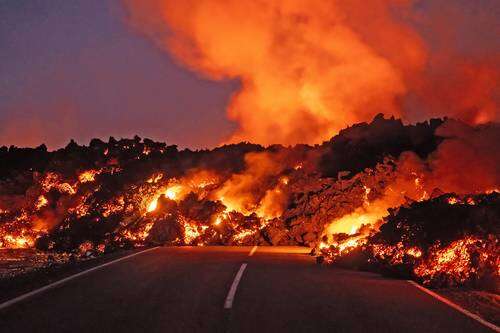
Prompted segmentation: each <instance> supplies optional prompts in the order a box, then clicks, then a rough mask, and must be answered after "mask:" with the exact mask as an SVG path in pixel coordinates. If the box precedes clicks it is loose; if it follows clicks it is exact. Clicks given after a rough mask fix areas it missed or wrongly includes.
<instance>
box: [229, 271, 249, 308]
mask: <svg viewBox="0 0 500 333" xmlns="http://www.w3.org/2000/svg"><path fill="white" fill-rule="evenodd" d="M245 268H247V264H246V263H243V264H241V266H240V269H239V270H238V273H236V276H235V277H234V280H233V284H232V285H231V288H230V289H229V292H228V293H227V297H226V301H225V302H224V309H231V308H232V307H233V300H234V295H235V294H236V289H237V288H238V284H239V283H240V280H241V276H242V275H243V272H244V271H245Z"/></svg>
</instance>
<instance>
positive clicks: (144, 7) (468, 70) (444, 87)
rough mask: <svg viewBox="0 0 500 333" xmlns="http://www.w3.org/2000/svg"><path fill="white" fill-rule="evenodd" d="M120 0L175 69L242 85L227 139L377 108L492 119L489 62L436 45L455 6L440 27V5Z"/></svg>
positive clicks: (326, 124)
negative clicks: (173, 61) (165, 52)
mask: <svg viewBox="0 0 500 333" xmlns="http://www.w3.org/2000/svg"><path fill="white" fill-rule="evenodd" d="M124 2H125V5H126V7H127V8H128V10H129V13H130V22H131V23H132V25H133V26H134V27H136V28H138V29H139V30H141V31H143V32H145V33H146V34H147V35H148V36H150V37H152V38H153V39H154V41H155V42H156V43H157V44H158V45H159V46H160V47H161V48H164V49H166V50H168V52H169V53H170V54H172V55H173V56H174V58H175V59H176V60H177V61H179V62H180V63H181V64H182V65H184V66H187V67H188V68H190V69H192V70H194V71H196V72H197V73H199V74H200V75H203V76H205V77H208V78H210V79H214V80H225V79H237V80H239V81H240V83H241V88H240V89H239V90H238V91H237V92H236V93H235V94H234V96H233V97H232V99H231V101H230V103H229V105H228V116H229V118H230V119H232V120H235V121H236V122H237V123H238V124H239V128H238V129H237V130H236V132H235V133H234V134H233V135H232V137H231V138H229V140H228V141H232V142H235V141H242V140H246V141H252V142H257V143H262V144H274V143H284V144H293V143H317V142H321V141H322V140H325V139H328V138H330V137H331V136H332V135H333V134H335V133H337V132H338V131H339V130H340V129H341V128H344V127H346V126H347V125H351V124H353V123H356V122H360V121H367V120H370V119H372V118H373V116H374V115H375V114H377V113H379V112H384V113H385V114H392V115H396V116H401V117H403V118H406V119H409V120H415V119H422V118H424V117H427V116H429V115H453V116H455V117H458V118H459V119H462V120H464V121H467V122H469V123H474V124H476V123H478V122H486V121H489V120H494V119H498V115H497V102H498V91H497V89H496V87H497V86H498V84H497V83H498V78H499V75H498V73H499V66H498V61H497V60H485V59H480V57H477V56H476V55H473V54H472V52H469V54H468V55H467V56H462V55H461V53H460V52H459V51H456V50H455V49H456V47H455V45H450V44H451V43H450V42H446V43H444V41H448V40H453V39H454V37H456V36H454V35H453V34H454V33H457V31H458V30H459V29H458V27H460V20H459V19H458V17H461V16H460V14H461V12H460V11H459V10H458V12H457V11H454V12H453V13H452V14H453V15H452V14H450V15H448V17H447V19H446V22H447V24H441V25H438V24H437V23H436V21H437V20H436V17H433V15H434V12H436V10H435V8H436V7H439V8H440V10H441V7H440V6H434V5H432V4H429V3H427V2H426V1H422V2H416V1H412V0H390V1H387V0H370V1H366V0H353V1H321V0H311V1H297V0H274V1H239V0H229V1H217V0H186V1H182V2H179V1H171V0H154V1H147V2H144V1H135V0H124ZM443 5H445V6H447V8H452V7H453V8H454V7H455V6H456V7H458V8H459V7H460V6H459V5H453V4H449V2H447V3H446V4H443ZM476 12H477V11H476ZM480 16H481V15H480ZM488 20H489V21H491V18H488V17H484V16H481V22H486V21H488ZM469 23H470V22H469ZM426 29H427V30H426ZM429 29H433V30H432V32H433V33H432V36H431V37H432V38H431V37H429V36H427V35H429V34H426V33H425V31H428V30H429ZM436 45H440V46H441V47H436Z"/></svg>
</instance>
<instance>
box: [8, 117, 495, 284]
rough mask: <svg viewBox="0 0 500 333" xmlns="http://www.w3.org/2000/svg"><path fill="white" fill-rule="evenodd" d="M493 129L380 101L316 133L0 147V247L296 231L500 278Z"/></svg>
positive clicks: (253, 237)
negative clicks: (423, 118)
mask: <svg viewBox="0 0 500 333" xmlns="http://www.w3.org/2000/svg"><path fill="white" fill-rule="evenodd" d="M497 139H500V131H499V127H498V125H496V124H490V125H481V126H476V127H471V126H468V125H465V124H463V123H460V122H457V121H454V120H450V119H448V120H446V121H444V120H439V119H433V120H431V121H430V122H425V123H419V124H416V125H403V124H402V122H401V121H399V120H395V119H393V118H392V119H384V118H383V117H382V116H381V115H379V116H377V117H375V118H374V120H373V121H372V122H371V123H360V124H357V125H354V126H352V127H349V128H347V129H344V130H342V131H341V132H340V133H339V135H337V136H335V137H333V138H332V139H331V140H329V141H326V142H324V143H323V144H322V145H316V146H308V145H298V146H293V147H283V146H279V145H274V146H270V147H267V148H265V147H262V146H260V145H255V144H249V143H240V144H237V145H226V146H222V147H219V148H216V149H213V150H203V151H195V152H193V151H190V150H182V151H179V150H177V148H176V147H175V146H167V145H165V144H163V143H158V142H154V141H151V140H149V139H144V140H142V139H140V138H139V137H135V138H133V139H121V140H115V139H114V138H110V140H109V141H108V142H103V141H101V140H99V139H94V140H92V141H91V142H90V144H89V146H79V145H77V144H76V143H74V142H71V143H70V144H69V145H68V146H67V147H65V148H63V149H60V150H57V151H54V152H48V151H47V149H46V148H45V147H44V146H40V147H38V148H34V149H19V148H15V147H11V148H9V149H7V148H2V149H1V150H0V155H1V158H2V160H3V161H5V164H4V166H3V167H2V169H1V174H0V177H1V180H2V181H1V183H0V190H1V192H0V196H1V200H0V247H2V248H33V247H36V248H37V249H39V250H42V251H57V252H60V253H74V254H86V253H94V254H96V255H97V254H100V253H104V252H109V251H113V250H114V249H117V248H129V247H134V246H144V245H154V244H165V245H199V246H202V245H254V244H257V245H258V244H260V245H266V244H267V245H304V246H309V247H311V248H312V249H313V252H314V253H315V254H316V255H317V257H318V261H320V262H321V261H326V262H330V263H338V264H344V265H351V266H356V267H366V268H371V269H374V270H379V271H380V270H381V271H387V272H391V273H392V274H396V275H403V276H406V277H409V278H413V279H416V280H419V281H422V282H423V283H426V284H431V285H439V286H449V285H464V284H468V285H478V286H481V287H484V288H489V289H496V288H498V278H499V271H500V268H499V267H500V266H499V264H500V263H499V256H498V253H499V245H498V235H499V234H500V233H499V230H498V228H499V226H500V211H499V207H500V206H499V202H500V193H499V191H498V190H497V189H498V188H499V185H500V174H499V172H498V167H497V166H498V165H500V160H499V158H500V154H499V152H498V147H493V148H492V147H491V144H490V143H491V142H498V141H494V140H497ZM492 140H493V141H492ZM457 152H460V154H457ZM84 157H85V158H84ZM21 162H22V163H21ZM464 166H467V171H466V173H464V169H463V168H464Z"/></svg>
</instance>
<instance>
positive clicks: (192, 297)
mask: <svg viewBox="0 0 500 333" xmlns="http://www.w3.org/2000/svg"><path fill="white" fill-rule="evenodd" d="M250 249H251V248H249V247H164V248H158V249H154V250H152V251H149V252H146V253H141V254H139V255H137V256H135V257H132V258H128V259H125V260H123V261H120V262H117V263H114V264H111V265H109V266H106V267H103V268H101V269H99V270H95V271H93V272H91V273H88V274H86V275H84V276H79V277H77V278H75V279H72V280H71V281H68V282H66V283H64V284H62V285H59V286H57V287H55V288H53V289H50V290H47V291H45V292H43V293H40V294H38V295H35V296H33V297H30V298H28V299H26V300H23V301H21V302H19V303H16V304H14V305H12V306H9V307H7V308H4V309H2V310H0V331H1V332H16V333H17V332H94V333H95V332H115V331H118V332H405V333H407V332H441V333H442V332H489V331H490V330H489V329H487V328H486V327H484V326H482V325H481V324H479V323H478V322H476V321H474V320H473V319H471V318H468V317H466V316H464V315H463V314H461V313H459V312H457V311H456V310H454V309H452V308H450V307H449V306H447V305H445V304H443V303H441V302H439V301H438V300H436V299H434V298H433V297H431V296H429V295H427V294H425V293H424V292H422V291H421V290H418V289H417V288H416V287H415V286H412V285H411V284H409V283H407V282H406V281H401V280H391V279H386V278H382V277H380V276H378V275H376V274H371V273H363V272H353V271H347V270H340V269H335V268H332V267H325V266H320V265H317V264H316V263H315V262H314V260H313V258H311V257H310V256H308V255H307V254H306V253H307V250H304V249H301V248H293V247H275V248H270V247H259V248H258V250H257V251H256V252H255V254H254V255H253V256H248V254H249V252H250ZM242 263H247V266H246V269H245V270H244V271H243V273H242V275H241V280H240V282H239V284H238V286H237V289H236V293H235V295H234V302H233V303H232V307H231V308H229V309H226V308H224V304H225V301H226V297H227V295H228V292H229V290H230V288H231V286H232V285H233V281H234V278H235V275H236V273H237V272H238V271H239V270H240V268H241V265H242Z"/></svg>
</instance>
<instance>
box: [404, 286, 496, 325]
mask: <svg viewBox="0 0 500 333" xmlns="http://www.w3.org/2000/svg"><path fill="white" fill-rule="evenodd" d="M407 282H408V283H410V284H412V285H414V286H415V287H417V288H418V289H420V290H422V291H423V292H425V293H427V294H429V295H431V296H432V297H434V298H435V299H437V300H439V301H441V302H443V303H444V304H446V305H448V306H450V307H452V308H453V309H455V310H457V311H458V312H461V313H462V314H464V315H466V316H467V317H469V318H472V319H474V320H475V321H477V322H479V323H480V324H482V325H484V326H486V327H488V328H491V329H492V330H493V331H495V332H500V327H498V326H497V325H495V324H493V323H490V322H489V321H486V320H484V319H483V318H481V317H479V316H478V315H476V314H474V313H472V312H470V311H468V310H465V309H464V308H462V307H461V306H460V305H458V304H455V303H453V302H452V301H450V300H448V299H446V298H444V297H443V296H441V295H438V294H436V293H435V292H433V291H432V290H429V289H427V288H425V287H422V286H421V285H419V284H418V283H416V282H415V281H411V280H407Z"/></svg>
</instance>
